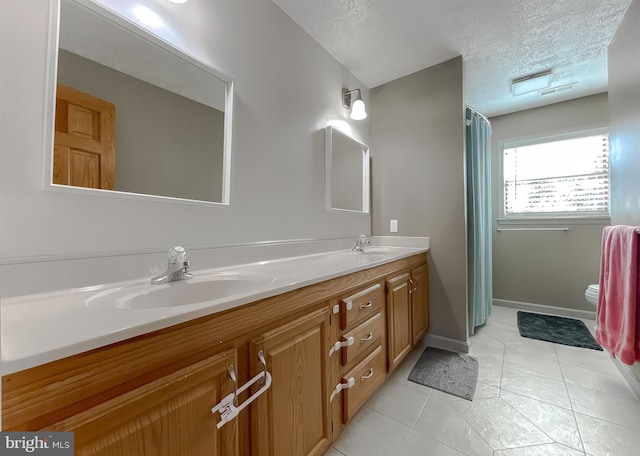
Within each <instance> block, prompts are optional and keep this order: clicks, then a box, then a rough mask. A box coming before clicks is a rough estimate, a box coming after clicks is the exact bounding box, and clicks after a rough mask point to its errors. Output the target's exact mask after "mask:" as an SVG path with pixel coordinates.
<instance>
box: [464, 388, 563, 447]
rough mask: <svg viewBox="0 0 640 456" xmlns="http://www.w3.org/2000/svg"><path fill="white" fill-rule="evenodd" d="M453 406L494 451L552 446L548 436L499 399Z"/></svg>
mask: <svg viewBox="0 0 640 456" xmlns="http://www.w3.org/2000/svg"><path fill="white" fill-rule="evenodd" d="M453 406H454V407H455V408H456V409H457V410H458V411H459V412H460V413H461V415H462V417H463V418H464V419H465V421H466V422H467V423H469V424H470V425H471V427H472V428H473V429H474V430H475V431H476V432H477V433H478V434H479V435H480V436H481V437H482V438H483V440H484V441H485V442H487V443H488V444H489V446H490V447H491V448H493V449H494V450H500V449H504V448H515V447H522V446H531V445H539V444H543V443H553V440H551V438H549V436H547V435H546V434H545V433H544V432H542V431H541V430H540V429H538V428H537V427H536V426H534V425H533V424H532V423H531V422H530V421H529V420H528V419H526V418H525V417H524V416H522V415H521V414H520V413H518V412H517V411H516V410H514V409H513V407H511V406H509V404H507V403H506V402H505V401H504V400H502V399H500V398H496V399H479V400H474V401H473V402H467V403H461V402H456V403H455V404H454V405H453Z"/></svg>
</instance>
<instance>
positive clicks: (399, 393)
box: [366, 382, 430, 428]
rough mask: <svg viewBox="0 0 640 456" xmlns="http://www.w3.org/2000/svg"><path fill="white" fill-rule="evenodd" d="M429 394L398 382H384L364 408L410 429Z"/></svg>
mask: <svg viewBox="0 0 640 456" xmlns="http://www.w3.org/2000/svg"><path fill="white" fill-rule="evenodd" d="M429 394H430V393H429V392H423V391H418V390H416V389H412V388H410V387H408V386H406V385H404V384H402V383H399V382H386V383H385V384H384V385H382V386H381V387H380V389H379V390H378V391H376V392H375V394H374V395H373V396H372V397H371V399H369V401H368V402H367V403H366V407H368V408H369V409H371V410H373V411H376V412H378V413H381V414H383V415H385V416H387V417H389V418H391V419H393V420H395V421H397V422H399V423H401V424H404V425H405V426H408V427H411V428H412V427H413V425H414V424H415V423H416V420H417V419H418V415H420V412H421V411H422V408H423V407H424V404H425V403H426V402H427V398H428V397H429Z"/></svg>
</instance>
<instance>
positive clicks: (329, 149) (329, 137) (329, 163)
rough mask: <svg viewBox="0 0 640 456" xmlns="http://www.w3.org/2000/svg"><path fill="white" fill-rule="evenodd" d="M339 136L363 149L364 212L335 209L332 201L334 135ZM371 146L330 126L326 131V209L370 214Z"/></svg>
mask: <svg viewBox="0 0 640 456" xmlns="http://www.w3.org/2000/svg"><path fill="white" fill-rule="evenodd" d="M334 134H337V135H340V136H341V137H343V138H344V139H346V140H348V141H350V142H353V143H354V144H355V145H356V146H358V147H360V148H362V210H356V209H343V208H339V207H333V204H332V202H331V199H332V191H331V190H332V184H333V182H332V177H333V135H334ZM369 162H370V159H369V146H367V145H366V144H364V143H363V142H360V141H358V140H357V139H355V138H353V137H351V136H349V135H348V134H346V133H344V132H342V131H340V130H338V129H337V128H335V127H333V126H331V125H329V126H327V127H325V129H324V194H325V207H326V209H327V210H330V211H341V212H351V213H356V214H368V213H369V210H370V208H369V205H370V201H369V199H370V192H371V185H370V182H371V177H370V171H369Z"/></svg>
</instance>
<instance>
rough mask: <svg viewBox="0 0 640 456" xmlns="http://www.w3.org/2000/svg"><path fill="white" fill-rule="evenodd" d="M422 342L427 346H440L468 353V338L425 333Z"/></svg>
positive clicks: (444, 348) (442, 348)
mask: <svg viewBox="0 0 640 456" xmlns="http://www.w3.org/2000/svg"><path fill="white" fill-rule="evenodd" d="M422 343H424V344H425V345H426V346H427V347H434V348H440V349H441V350H448V351H454V352H457V353H469V341H468V340H465V341H462V340H458V339H451V338H449V337H442V336H437V335H435V334H428V333H427V335H425V336H424V337H423V338H422Z"/></svg>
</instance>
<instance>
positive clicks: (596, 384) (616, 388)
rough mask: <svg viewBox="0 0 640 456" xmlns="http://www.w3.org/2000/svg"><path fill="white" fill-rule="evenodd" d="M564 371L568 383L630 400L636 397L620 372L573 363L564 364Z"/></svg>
mask: <svg viewBox="0 0 640 456" xmlns="http://www.w3.org/2000/svg"><path fill="white" fill-rule="evenodd" d="M562 373H563V375H564V379H565V382H566V383H567V385H573V386H579V387H582V388H588V389H591V390H594V391H599V392H601V393H607V394H613V395H614V396H620V397H623V398H626V399H629V400H634V399H635V395H634V393H633V391H631V388H630V387H629V385H628V384H627V382H626V381H625V380H624V378H622V376H621V375H620V374H619V373H618V372H613V373H610V372H602V371H599V370H594V369H587V368H584V367H580V366H574V365H572V364H563V365H562Z"/></svg>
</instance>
